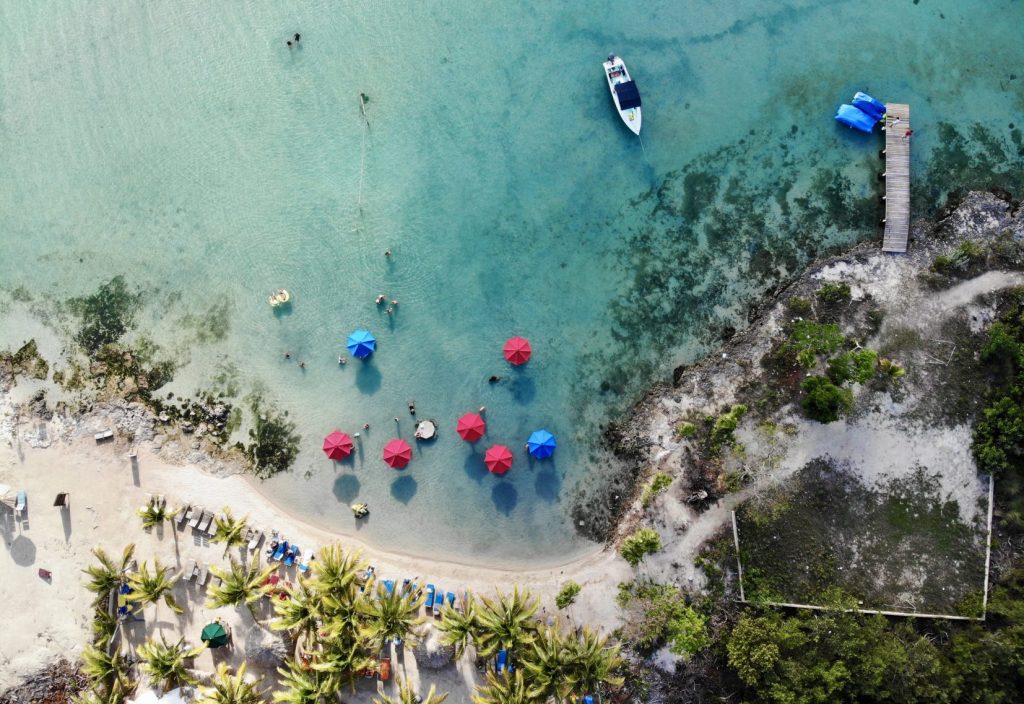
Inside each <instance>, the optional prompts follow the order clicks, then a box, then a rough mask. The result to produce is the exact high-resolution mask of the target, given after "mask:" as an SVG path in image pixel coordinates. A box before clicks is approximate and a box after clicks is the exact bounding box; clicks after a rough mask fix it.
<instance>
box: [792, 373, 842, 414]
mask: <svg viewBox="0 0 1024 704" xmlns="http://www.w3.org/2000/svg"><path fill="white" fill-rule="evenodd" d="M800 388H801V389H802V390H803V392H804V398H803V401H802V402H801V405H802V406H803V409H804V414H805V415H806V416H807V417H808V418H811V419H812V420H816V421H818V422H820V423H831V422H833V421H836V420H839V418H840V416H842V415H843V414H844V413H846V412H847V411H849V410H850V407H851V406H852V405H853V394H852V393H851V392H850V390H849V389H841V388H839V387H838V386H836V385H835V384H833V383H832V382H831V381H829V380H828V379H826V378H825V377H823V376H809V377H807V378H806V379H804V380H803V383H801V384H800Z"/></svg>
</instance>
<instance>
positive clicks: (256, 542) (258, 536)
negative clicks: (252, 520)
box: [249, 530, 263, 552]
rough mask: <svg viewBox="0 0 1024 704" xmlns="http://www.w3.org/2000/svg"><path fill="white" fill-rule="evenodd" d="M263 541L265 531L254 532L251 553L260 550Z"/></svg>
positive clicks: (250, 543)
mask: <svg viewBox="0 0 1024 704" xmlns="http://www.w3.org/2000/svg"><path fill="white" fill-rule="evenodd" d="M262 540H263V531H261V530H253V532H252V538H251V539H250V540H249V552H256V551H257V550H259V548H260V542H261V541H262Z"/></svg>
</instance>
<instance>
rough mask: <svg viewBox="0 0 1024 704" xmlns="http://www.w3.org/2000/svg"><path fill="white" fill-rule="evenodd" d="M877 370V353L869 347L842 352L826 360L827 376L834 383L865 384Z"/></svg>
mask: <svg viewBox="0 0 1024 704" xmlns="http://www.w3.org/2000/svg"><path fill="white" fill-rule="evenodd" d="M877 370H878V353H877V352H875V351H874V350H869V349H859V350H851V351H850V352H844V353H843V354H841V355H839V356H838V357H834V358H832V359H830V360H829V362H828V378H829V379H831V380H832V383H833V384H836V385H842V384H845V383H846V382H847V381H853V382H854V383H857V384H866V383H867V382H868V381H870V380H871V378H872V377H873V376H874V375H875V372H876V371H877Z"/></svg>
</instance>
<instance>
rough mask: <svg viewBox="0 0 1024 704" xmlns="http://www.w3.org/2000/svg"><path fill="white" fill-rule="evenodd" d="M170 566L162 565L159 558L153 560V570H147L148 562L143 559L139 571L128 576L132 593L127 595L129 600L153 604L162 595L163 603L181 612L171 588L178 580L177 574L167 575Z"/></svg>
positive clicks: (172, 609)
mask: <svg viewBox="0 0 1024 704" xmlns="http://www.w3.org/2000/svg"><path fill="white" fill-rule="evenodd" d="M171 571H172V570H171V568H170V567H164V566H163V565H161V564H160V560H155V561H154V562H153V572H152V573H150V571H149V564H148V563H147V562H145V561H143V562H142V566H141V567H139V571H138V572H135V573H133V574H131V575H129V576H128V583H129V584H130V585H131V588H132V593H131V594H129V595H128V599H129V601H139V602H142V603H143V604H155V603H156V602H158V601H159V600H160V598H161V597H163V600H164V603H165V604H167V606H168V608H170V609H171V611H174V612H175V613H178V614H180V613H182V611H183V609H182V608H181V607H180V606H178V602H176V601H175V600H174V595H173V594H171V590H172V589H173V588H174V584H175V583H176V582H177V581H178V577H179V575H174V576H173V577H168V576H167V575H168V574H169V573H170V572H171Z"/></svg>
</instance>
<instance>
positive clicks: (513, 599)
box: [476, 587, 539, 657]
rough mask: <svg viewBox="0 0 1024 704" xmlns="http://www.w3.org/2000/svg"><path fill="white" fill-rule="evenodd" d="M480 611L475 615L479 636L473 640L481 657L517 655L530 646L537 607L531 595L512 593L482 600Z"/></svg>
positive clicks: (534, 628) (515, 589) (515, 588)
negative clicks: (501, 654)
mask: <svg viewBox="0 0 1024 704" xmlns="http://www.w3.org/2000/svg"><path fill="white" fill-rule="evenodd" d="M482 601H483V608H482V609H481V610H480V612H479V614H478V615H477V621H478V622H479V628H480V632H479V634H478V636H477V638H476V649H477V652H478V653H479V654H480V655H483V656H484V657H490V656H492V655H494V654H495V653H497V652H498V651H499V650H502V649H505V650H508V651H510V652H514V653H515V652H518V651H520V650H521V649H522V647H523V646H526V645H529V644H530V643H532V642H533V633H534V631H536V630H537V625H536V623H534V622H533V620H532V617H533V615H534V614H535V613H536V612H537V608H538V606H539V604H538V603H537V600H536V599H532V598H531V597H530V592H529V591H527V590H524V591H522V592H520V591H519V587H514V588H513V589H512V594H511V596H509V595H507V594H499V595H498V599H497V600H491V599H488V598H486V597H484V598H483V599H482Z"/></svg>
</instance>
